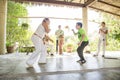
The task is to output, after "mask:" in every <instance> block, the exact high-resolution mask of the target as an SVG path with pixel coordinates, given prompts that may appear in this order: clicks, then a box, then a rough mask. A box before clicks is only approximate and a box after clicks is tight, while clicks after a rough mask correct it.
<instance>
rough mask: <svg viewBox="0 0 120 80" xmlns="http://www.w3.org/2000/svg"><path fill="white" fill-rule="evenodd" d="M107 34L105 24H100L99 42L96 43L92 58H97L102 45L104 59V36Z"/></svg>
mask: <svg viewBox="0 0 120 80" xmlns="http://www.w3.org/2000/svg"><path fill="white" fill-rule="evenodd" d="M107 34H108V28H107V27H106V26H105V22H102V23H101V27H100V29H99V41H98V49H97V53H96V54H94V56H98V54H99V52H100V47H101V43H102V48H103V54H102V57H105V49H106V35H107Z"/></svg>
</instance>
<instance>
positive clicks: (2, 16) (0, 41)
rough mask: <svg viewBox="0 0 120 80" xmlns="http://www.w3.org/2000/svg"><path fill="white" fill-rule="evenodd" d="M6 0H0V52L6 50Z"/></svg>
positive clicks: (3, 52)
mask: <svg viewBox="0 0 120 80" xmlns="http://www.w3.org/2000/svg"><path fill="white" fill-rule="evenodd" d="M6 18H7V0H0V54H5V52H6V44H5V42H6Z"/></svg>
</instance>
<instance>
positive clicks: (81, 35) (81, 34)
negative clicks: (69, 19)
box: [72, 22, 89, 64]
mask: <svg viewBox="0 0 120 80" xmlns="http://www.w3.org/2000/svg"><path fill="white" fill-rule="evenodd" d="M76 29H77V30H78V32H77V33H75V31H74V30H72V31H73V33H74V34H77V35H78V39H79V42H78V48H77V53H78V55H79V57H80V60H78V61H77V62H80V63H82V64H84V63H85V62H86V60H85V58H84V56H83V50H84V48H85V47H86V46H87V45H88V43H89V42H88V37H87V35H86V32H85V30H84V29H83V28H82V23H81V22H77V23H76Z"/></svg>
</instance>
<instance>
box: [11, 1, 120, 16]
mask: <svg viewBox="0 0 120 80" xmlns="http://www.w3.org/2000/svg"><path fill="white" fill-rule="evenodd" d="M12 1H16V2H20V3H32V4H41V3H45V4H55V5H67V6H76V7H89V8H91V9H95V10H98V11H102V12H106V13H110V14H113V15H116V16H120V0H12Z"/></svg>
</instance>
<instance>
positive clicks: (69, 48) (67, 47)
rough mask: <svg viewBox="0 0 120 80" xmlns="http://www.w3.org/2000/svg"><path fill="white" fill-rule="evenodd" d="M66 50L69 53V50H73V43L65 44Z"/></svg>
mask: <svg viewBox="0 0 120 80" xmlns="http://www.w3.org/2000/svg"><path fill="white" fill-rule="evenodd" d="M66 51H67V52H68V53H71V52H72V51H73V44H71V43H69V44H67V46H66Z"/></svg>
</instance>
